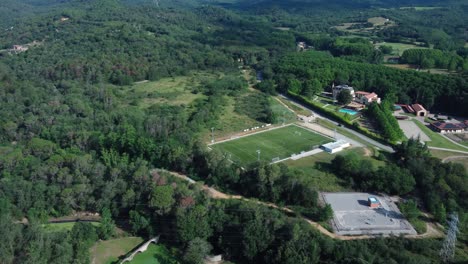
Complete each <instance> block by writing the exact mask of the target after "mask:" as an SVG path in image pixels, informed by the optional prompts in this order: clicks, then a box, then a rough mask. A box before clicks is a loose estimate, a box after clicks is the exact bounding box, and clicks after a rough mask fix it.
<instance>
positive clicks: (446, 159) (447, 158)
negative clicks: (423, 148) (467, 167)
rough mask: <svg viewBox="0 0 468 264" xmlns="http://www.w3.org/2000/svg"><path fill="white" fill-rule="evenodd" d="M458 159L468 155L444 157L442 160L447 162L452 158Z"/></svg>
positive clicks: (466, 157) (465, 157)
mask: <svg viewBox="0 0 468 264" xmlns="http://www.w3.org/2000/svg"><path fill="white" fill-rule="evenodd" d="M457 159H468V156H450V157H446V158H444V159H442V162H443V163H445V162H449V161H451V160H457Z"/></svg>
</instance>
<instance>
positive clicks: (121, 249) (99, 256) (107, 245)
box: [91, 237, 143, 264]
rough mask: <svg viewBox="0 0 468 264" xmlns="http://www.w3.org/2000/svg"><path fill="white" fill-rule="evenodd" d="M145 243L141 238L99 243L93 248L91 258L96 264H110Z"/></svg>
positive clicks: (125, 238)
mask: <svg viewBox="0 0 468 264" xmlns="http://www.w3.org/2000/svg"><path fill="white" fill-rule="evenodd" d="M142 242H143V239H142V238H141V237H124V238H117V239H110V240H106V241H98V242H97V243H96V244H95V245H94V246H93V247H92V248H91V258H92V263H94V264H110V263H114V262H116V261H118V260H119V257H121V256H124V255H125V254H127V253H128V252H130V251H131V250H132V249H134V248H135V247H137V246H138V245H139V244H141V243H142Z"/></svg>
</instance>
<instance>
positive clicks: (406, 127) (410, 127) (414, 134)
mask: <svg viewBox="0 0 468 264" xmlns="http://www.w3.org/2000/svg"><path fill="white" fill-rule="evenodd" d="M414 122H417V121H412V120H398V124H399V125H400V128H401V130H403V133H405V136H406V137H407V138H418V137H419V139H420V141H423V142H426V141H431V139H430V138H429V137H428V136H427V135H426V134H425V133H424V132H423V131H422V130H421V129H420V128H419V127H418V126H417V125H416V124H415V123H414Z"/></svg>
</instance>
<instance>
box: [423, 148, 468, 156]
mask: <svg viewBox="0 0 468 264" xmlns="http://www.w3.org/2000/svg"><path fill="white" fill-rule="evenodd" d="M428 148H429V149H436V150H444V151H449V152H456V153H462V154H467V155H468V151H462V150H455V149H448V148H438V147H428Z"/></svg>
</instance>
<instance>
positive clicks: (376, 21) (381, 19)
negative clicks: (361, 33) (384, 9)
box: [367, 17, 393, 27]
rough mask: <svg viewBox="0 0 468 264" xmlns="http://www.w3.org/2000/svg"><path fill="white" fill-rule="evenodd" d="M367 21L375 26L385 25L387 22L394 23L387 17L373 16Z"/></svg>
mask: <svg viewBox="0 0 468 264" xmlns="http://www.w3.org/2000/svg"><path fill="white" fill-rule="evenodd" d="M367 22H369V23H372V24H373V25H374V27H375V26H383V25H385V23H393V22H391V21H390V20H389V19H386V18H385V17H371V18H369V19H367Z"/></svg>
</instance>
